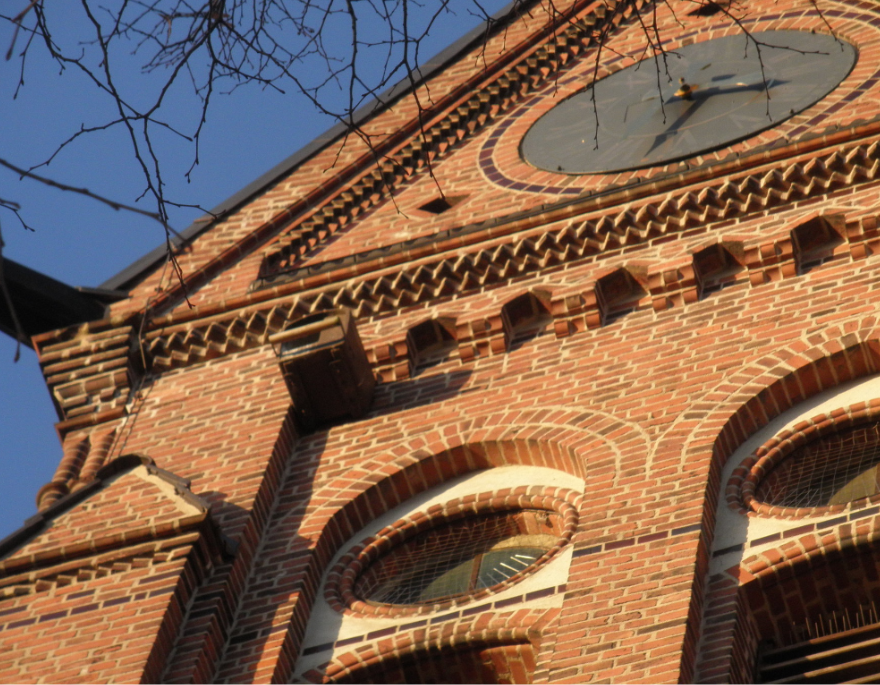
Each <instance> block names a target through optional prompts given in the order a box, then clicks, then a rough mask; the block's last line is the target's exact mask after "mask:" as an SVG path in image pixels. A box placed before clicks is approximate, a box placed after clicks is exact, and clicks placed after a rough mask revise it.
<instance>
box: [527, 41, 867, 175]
mask: <svg viewBox="0 0 880 685" xmlns="http://www.w3.org/2000/svg"><path fill="white" fill-rule="evenodd" d="M751 35H752V37H753V38H754V39H755V40H756V41H758V42H759V43H760V59H759V56H758V50H757V49H756V45H755V42H754V41H752V40H751V39H749V38H748V37H747V36H746V35H745V34H739V35H735V36H727V37H724V38H716V39H714V40H708V41H705V42H702V43H693V44H691V45H687V46H685V47H682V48H678V49H676V50H674V51H670V52H669V53H667V55H666V60H665V61H666V66H665V67H664V60H663V58H662V57H658V59H657V60H655V59H653V58H648V59H644V60H642V61H641V62H639V63H637V64H634V65H632V66H630V67H627V68H625V69H621V70H620V71H618V72H615V73H614V74H611V75H610V76H608V77H607V78H604V79H602V80H600V81H597V82H596V84H595V96H596V102H595V111H594V105H593V101H592V89H590V88H587V89H586V90H582V91H580V92H578V93H575V94H574V95H572V96H571V97H569V98H567V99H566V100H563V101H562V102H561V103H559V104H558V105H557V106H556V107H554V108H553V109H552V110H550V111H549V112H547V113H546V114H545V115H544V116H542V117H541V118H540V119H538V121H537V122H535V124H534V125H533V126H532V127H531V128H530V129H529V131H528V132H527V133H526V135H525V137H524V138H523V141H522V145H521V153H522V156H523V158H524V159H525V160H526V162H528V163H530V164H532V165H533V166H536V167H538V168H539V169H544V170H546V171H555V172H558V173H566V174H596V173H610V172H618V171H627V170H632V169H640V168H644V167H650V166H656V165H659V164H666V163H668V162H674V161H678V160H681V159H686V158H688V157H691V156H693V155H697V154H699V153H701V152H709V151H711V150H715V149H718V148H720V147H724V146H726V145H730V144H731V143H735V142H736V141H738V140H742V139H744V138H748V137H749V136H753V135H755V134H756V133H760V132H761V131H763V130H765V129H768V128H770V127H771V126H775V125H776V124H779V123H780V122H783V121H785V120H786V119H788V118H790V117H792V116H794V115H795V114H797V113H798V112H801V111H803V110H804V109H806V108H807V107H810V106H811V105H813V104H815V103H816V102H818V101H819V100H821V99H822V98H823V97H825V96H826V95H827V94H828V93H830V92H831V91H832V90H833V89H834V88H835V87H836V86H837V85H838V84H839V83H840V82H841V81H842V80H843V79H844V78H846V76H847V74H849V72H850V71H851V70H852V68H853V66H854V65H855V62H856V57H857V54H856V49H855V48H854V47H853V46H852V45H850V44H849V43H846V42H844V41H842V40H839V39H837V38H835V37H834V36H830V35H826V34H821V33H807V32H803V31H764V32H760V33H753V34H751ZM658 83H659V84H660V87H659V89H658ZM597 115H598V127H597V123H596V122H597Z"/></svg>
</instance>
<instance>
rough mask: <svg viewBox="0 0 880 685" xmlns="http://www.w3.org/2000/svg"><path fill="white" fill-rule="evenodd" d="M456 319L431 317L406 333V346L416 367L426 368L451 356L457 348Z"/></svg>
mask: <svg viewBox="0 0 880 685" xmlns="http://www.w3.org/2000/svg"><path fill="white" fill-rule="evenodd" d="M454 331H455V321H454V320H453V319H450V318H447V317H442V318H439V319H431V320H429V321H425V322H423V323H420V324H419V325H418V326H414V327H413V328H410V329H409V330H408V331H407V333H406V346H407V348H409V358H410V361H411V363H412V366H413V368H414V369H424V368H427V367H429V366H433V365H434V364H439V363H440V362H442V361H444V360H445V359H448V358H449V355H450V353H451V352H452V351H453V350H455V349H457V346H458V344H457V342H456V339H455V334H454Z"/></svg>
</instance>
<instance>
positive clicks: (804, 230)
mask: <svg viewBox="0 0 880 685" xmlns="http://www.w3.org/2000/svg"><path fill="white" fill-rule="evenodd" d="M843 230H844V226H843V218H842V217H840V216H836V215H834V216H817V217H814V218H812V219H810V220H808V221H805V222H804V223H802V224H800V225H799V226H797V227H795V228H793V229H792V231H791V242H792V245H793V246H794V258H795V261H796V263H797V269H798V273H799V274H803V273H806V272H807V271H809V270H810V269H812V268H814V267H816V266H819V265H820V264H822V262H824V261H826V260H827V259H830V258H831V257H832V255H833V253H834V248H835V247H837V246H838V245H839V244H841V243H842V242H843V238H842V237H841V231H843Z"/></svg>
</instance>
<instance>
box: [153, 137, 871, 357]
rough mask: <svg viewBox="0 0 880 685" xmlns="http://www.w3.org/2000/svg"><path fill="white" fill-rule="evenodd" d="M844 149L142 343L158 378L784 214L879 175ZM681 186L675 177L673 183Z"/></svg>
mask: <svg viewBox="0 0 880 685" xmlns="http://www.w3.org/2000/svg"><path fill="white" fill-rule="evenodd" d="M871 128H872V129H873V126H872V127H871ZM852 133H853V132H852V131H849V132H844V133H841V137H842V138H843V139H846V137H847V136H848V135H852ZM877 133H880V131H878V132H877ZM840 142H841V138H839V137H838V136H837V135H834V136H828V137H826V138H825V139H824V144H825V146H826V148H825V149H824V150H822V152H823V154H822V155H810V154H803V155H801V156H799V157H798V158H797V159H795V160H793V161H792V162H791V163H790V164H789V165H788V166H786V167H784V168H780V167H779V166H778V165H776V164H773V162H775V161H776V160H775V157H774V155H773V152H774V151H772V150H771V151H767V152H766V153H764V154H763V155H762V158H763V160H764V162H765V163H764V164H763V165H762V166H758V167H756V168H752V169H749V170H747V171H744V172H742V173H740V174H738V175H734V176H721V177H718V178H715V179H714V181H715V182H714V183H709V182H707V181H706V179H705V178H704V176H703V175H701V174H699V173H696V174H695V175H694V176H692V177H690V179H689V180H690V181H691V182H690V183H689V184H687V185H685V186H684V187H683V188H681V189H680V190H679V191H678V192H676V193H672V192H669V193H667V194H665V195H664V194H659V193H655V194H654V195H653V196H649V197H647V198H645V200H646V201H645V202H643V203H641V204H637V203H635V202H631V203H629V204H628V205H627V206H626V208H625V209H624V210H623V211H616V210H617V208H616V207H614V206H611V207H610V208H606V209H611V211H605V212H604V213H602V212H595V213H594V214H593V215H592V216H590V215H589V214H586V213H584V214H586V215H584V214H581V215H578V214H576V208H575V207H574V206H569V207H566V208H564V209H563V210H561V211H560V212H559V213H558V214H554V213H550V214H547V215H541V216H539V217H536V218H534V219H532V220H530V221H529V222H528V223H519V224H517V226H515V227H509V228H510V232H511V233H513V232H514V230H515V229H517V228H518V229H519V231H518V233H517V235H513V236H510V235H504V234H502V235H500V236H499V235H497V234H496V233H495V232H493V230H492V229H487V231H486V232H485V233H484V234H482V237H483V239H484V240H483V242H482V243H478V244H475V245H473V246H471V249H470V250H468V251H466V250H465V247H464V246H458V247H453V246H448V247H449V249H447V250H446V251H445V252H442V253H440V254H435V255H431V256H426V257H423V258H421V259H413V260H412V261H409V262H406V263H405V264H402V265H399V266H398V265H393V266H390V267H389V266H386V267H385V268H383V269H381V270H377V271H375V272H372V273H369V274H366V275H364V274H359V273H358V272H357V269H352V270H348V271H344V272H339V273H337V274H336V275H335V277H336V280H335V281H334V282H333V283H331V284H326V283H324V284H317V283H312V282H310V281H302V282H299V283H291V284H287V285H285V286H278V287H276V288H273V289H272V290H271V291H260V292H257V293H251V294H249V295H247V296H244V297H239V298H234V299H230V300H225V301H222V302H219V303H217V304H216V305H214V306H211V307H207V308H196V309H193V310H188V311H182V312H180V313H179V314H173V315H169V316H165V317H161V318H158V319H155V320H154V321H153V322H151V325H150V329H149V330H148V331H147V332H146V334H145V341H146V347H147V349H148V351H149V355H150V357H151V359H152V362H153V368H154V369H156V370H163V369H169V368H175V367H180V366H187V365H189V364H192V363H197V362H199V361H204V360H207V359H212V358H216V357H219V356H223V355H225V354H230V353H233V352H237V351H241V350H244V349H250V348H253V347H257V346H260V345H263V344H265V343H266V340H267V339H268V336H269V335H270V334H271V333H273V332H275V331H278V330H281V329H282V328H284V327H285V326H286V325H287V324H289V323H291V322H292V321H295V320H296V319H298V318H300V317H302V316H305V315H307V314H310V313H313V312H315V311H319V310H323V309H330V308H333V307H338V306H346V307H350V308H352V309H353V310H354V313H355V315H356V316H358V317H369V316H381V315H383V314H386V313H390V312H392V311H396V310H397V309H399V308H402V307H408V306H412V305H415V304H421V303H427V302H436V301H439V300H443V299H445V298H449V297H452V296H461V295H466V294H468V293H471V292H477V291H479V290H481V289H484V288H486V287H491V286H493V285H496V284H501V283H505V282H508V281H509V280H510V279H512V278H515V277H521V276H524V275H529V274H538V273H548V272H551V271H553V270H554V269H559V268H562V267H564V266H566V265H570V264H572V263H586V262H588V261H590V260H592V259H595V258H596V257H597V256H598V255H600V254H602V255H605V254H608V253H609V252H611V251H615V252H619V251H621V250H623V249H624V248H627V247H631V246H634V245H638V244H644V243H647V242H649V241H651V240H653V239H655V238H664V237H666V236H674V235H676V234H680V233H683V232H685V231H688V230H690V229H693V228H695V227H698V226H705V227H707V228H709V229H710V230H711V228H712V226H713V224H714V225H719V224H724V225H727V224H729V222H730V221H731V220H742V219H745V218H748V217H750V216H758V215H760V213H763V212H766V211H768V210H770V209H775V210H784V209H786V208H790V207H793V206H794V204H795V203H796V202H801V201H803V200H805V199H809V198H812V197H820V196H823V195H827V194H829V193H831V192H834V191H835V190H838V189H843V188H848V189H849V188H853V187H856V186H859V185H865V184H868V183H873V182H876V180H878V179H877V176H878V173H880V142H878V140H877V136H876V135H874V136H870V137H867V138H865V139H863V140H861V141H859V142H857V143H855V144H852V145H849V146H846V147H843V146H841V145H840ZM795 147H797V146H795ZM681 182H682V179H678V180H677V182H676V183H673V184H672V185H674V186H675V185H678V184H680V183H681ZM650 185H652V186H655V187H656V185H657V184H650ZM664 188H665V186H664ZM589 206H590V208H593V207H594V205H589ZM551 222H555V225H553V224H552V223H551ZM854 223H858V222H854ZM548 225H549V226H550V228H548ZM871 230H873V229H871V227H870V226H867V225H862V224H859V225H858V226H847V227H845V229H844V232H845V233H846V236H845V238H846V240H847V242H849V243H850V246H851V251H852V252H853V256H854V257H855V256H856V252H858V253H859V255H860V256H865V255H866V254H869V252H868V251H865V250H864V249H862V248H861V247H858V249H857V246H858V244H859V241H861V240H865V239H867V238H870V236H868V235H867V234H868V233H871ZM875 232H876V231H875ZM862 233H864V234H865V235H862ZM773 239H774V238H773V237H771V240H773ZM653 268H656V267H652V269H653ZM791 275H796V271H793V272H792V274H791ZM320 278H321V280H325V279H329V278H330V276H329V275H328V276H326V277H325V276H322V277H320ZM670 287H671V286H670ZM652 293H653V291H652ZM653 294H654V295H655V296H659V295H661V294H662V293H659V292H658V293H653ZM459 343H460V344H461V341H459Z"/></svg>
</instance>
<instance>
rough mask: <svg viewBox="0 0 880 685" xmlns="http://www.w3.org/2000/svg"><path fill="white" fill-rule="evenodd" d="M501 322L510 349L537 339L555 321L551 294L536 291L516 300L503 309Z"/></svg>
mask: <svg viewBox="0 0 880 685" xmlns="http://www.w3.org/2000/svg"><path fill="white" fill-rule="evenodd" d="M501 320H502V323H503V325H504V335H505V337H506V339H507V347H508V349H511V348H512V347H513V346H515V345H517V344H520V343H522V342H524V341H526V340H528V339H530V338H533V337H535V336H536V335H538V334H539V333H542V332H543V331H544V329H545V328H546V327H547V325H548V324H549V323H550V322H551V321H552V320H553V319H552V317H551V316H550V294H549V293H545V292H543V291H535V292H533V293H525V294H523V295H520V296H519V297H517V298H514V299H513V300H511V301H510V302H508V303H507V304H505V305H504V306H503V307H502V308H501Z"/></svg>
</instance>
